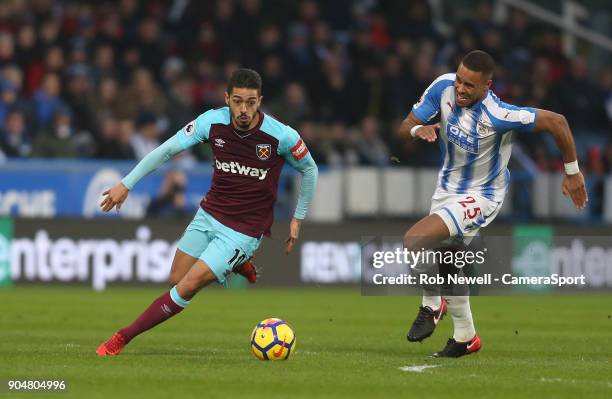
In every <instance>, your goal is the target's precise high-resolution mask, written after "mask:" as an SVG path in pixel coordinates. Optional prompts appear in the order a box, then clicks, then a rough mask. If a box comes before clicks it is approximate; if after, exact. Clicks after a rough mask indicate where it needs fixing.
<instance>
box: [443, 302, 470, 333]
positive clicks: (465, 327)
mask: <svg viewBox="0 0 612 399" xmlns="http://www.w3.org/2000/svg"><path fill="white" fill-rule="evenodd" d="M446 300H447V301H448V311H449V312H450V314H451V316H453V324H454V326H455V332H454V333H453V338H454V339H455V341H457V342H467V341H469V340H471V339H472V338H474V335H476V329H475V328H474V320H473V319H472V310H471V309H470V297H469V296H447V297H446Z"/></svg>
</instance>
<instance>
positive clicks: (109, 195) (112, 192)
mask: <svg viewBox="0 0 612 399" xmlns="http://www.w3.org/2000/svg"><path fill="white" fill-rule="evenodd" d="M181 151H183V146H182V145H181V143H180V140H179V138H178V136H176V135H175V136H172V137H171V138H169V139H168V140H166V141H165V142H164V143H163V144H162V145H160V146H159V147H157V148H156V149H154V150H153V151H151V152H150V153H148V154H147V155H146V156H145V157H144V158H143V159H142V160H141V161H140V162H138V164H137V165H136V167H134V169H132V171H131V172H130V173H129V174H128V175H127V176H125V177H124V178H123V180H121V182H119V183H117V184H116V185H115V186H114V187H113V188H111V189H108V190H106V191H105V192H104V193H102V195H103V196H104V198H103V199H102V202H101V203H100V208H102V211H103V212H109V211H111V210H112V209H113V208H114V207H117V210H119V209H121V205H122V204H123V202H124V201H125V200H126V199H127V197H128V194H129V190H131V189H132V188H133V187H134V186H135V185H136V183H137V182H138V181H139V180H140V179H142V178H143V177H145V176H146V175H148V174H149V173H151V172H153V171H154V170H156V169H157V168H159V166H160V165H162V164H163V163H164V162H166V161H167V160H169V159H170V158H172V157H173V156H174V155H176V154H178V153H179V152H181Z"/></svg>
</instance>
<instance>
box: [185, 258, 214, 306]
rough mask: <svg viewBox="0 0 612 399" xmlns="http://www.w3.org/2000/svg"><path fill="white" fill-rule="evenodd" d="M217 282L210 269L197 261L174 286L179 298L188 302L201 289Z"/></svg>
mask: <svg viewBox="0 0 612 399" xmlns="http://www.w3.org/2000/svg"><path fill="white" fill-rule="evenodd" d="M216 280H217V276H215V274H214V273H213V271H212V270H211V268H210V267H209V266H208V265H207V264H206V263H204V262H203V261H201V260H198V261H197V262H196V263H194V265H193V266H192V267H191V269H190V270H189V271H188V272H187V274H186V275H185V276H184V277H183V278H181V279H180V281H179V282H178V283H177V284H176V286H177V290H178V292H179V295H181V297H183V298H185V299H186V300H190V299H191V298H192V297H193V296H194V295H195V294H197V293H198V291H200V290H201V289H202V288H204V287H205V286H207V285H208V284H210V283H212V282H213V281H216Z"/></svg>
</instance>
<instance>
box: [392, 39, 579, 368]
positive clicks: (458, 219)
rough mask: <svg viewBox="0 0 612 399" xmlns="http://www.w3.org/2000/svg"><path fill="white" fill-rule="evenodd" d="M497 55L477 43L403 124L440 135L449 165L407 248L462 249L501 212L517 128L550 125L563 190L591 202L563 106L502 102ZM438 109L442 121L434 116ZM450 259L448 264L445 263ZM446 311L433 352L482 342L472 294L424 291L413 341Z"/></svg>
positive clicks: (417, 133) (418, 135)
mask: <svg viewBox="0 0 612 399" xmlns="http://www.w3.org/2000/svg"><path fill="white" fill-rule="evenodd" d="M494 67H495V62H494V61H493V58H492V57H491V56H490V55H489V54H487V53H485V52H483V51H479V50H475V51H472V52H470V53H469V54H467V55H466V56H465V57H464V58H463V60H462V62H461V63H460V65H459V68H458V69H457V72H456V73H447V74H445V75H442V76H440V77H438V78H437V79H436V80H435V81H434V82H433V83H432V84H431V85H430V86H429V87H428V88H427V89H426V90H425V93H424V94H423V96H422V97H421V99H420V100H419V101H418V102H417V103H416V104H415V105H414V106H413V108H412V111H411V112H410V114H409V115H408V117H407V118H406V119H405V120H404V121H403V122H402V124H401V126H400V128H399V135H400V137H401V138H404V139H420V140H425V141H427V142H430V143H432V142H434V141H436V140H439V143H440V149H441V151H442V153H443V155H444V164H443V166H442V168H441V170H440V172H439V174H438V184H437V188H436V190H435V192H434V194H433V197H432V203H431V209H430V213H429V216H427V217H425V218H423V219H421V220H420V221H418V222H417V223H416V224H415V225H414V226H412V227H411V228H410V229H409V230H408V231H407V232H406V234H405V235H404V246H405V248H407V249H408V250H414V251H418V250H421V249H422V248H425V249H429V248H434V247H436V248H440V247H441V245H447V244H448V245H449V247H448V248H444V247H442V248H444V249H445V250H446V249H448V250H461V249H462V248H463V246H464V245H467V244H469V243H470V240H472V238H473V237H474V236H475V235H476V234H477V232H478V230H479V229H480V228H481V227H485V226H487V225H488V224H489V223H491V221H493V219H494V218H495V217H496V216H497V214H498V212H499V210H500V208H501V206H502V202H503V200H504V196H505V194H506V190H507V187H508V183H509V178H510V173H509V172H508V168H507V165H508V160H509V159H510V151H511V146H512V144H511V136H512V132H516V133H518V134H534V133H540V132H549V133H550V134H551V135H552V137H553V138H554V139H555V142H556V143H557V146H558V147H559V149H560V151H561V154H562V156H563V161H564V162H565V176H564V178H563V183H562V187H561V191H562V192H563V194H564V195H565V196H569V197H570V198H571V200H572V202H573V203H574V205H575V206H576V208H578V209H582V208H584V207H585V205H586V202H587V201H588V199H587V193H586V189H585V184H584V177H583V176H582V174H581V173H580V171H579V169H578V161H577V159H576V148H575V145H574V140H573V138H572V133H571V131H570V128H569V126H568V124H567V121H566V120H565V118H564V117H563V116H562V115H559V114H557V113H554V112H551V111H547V110H543V109H534V108H527V107H516V106H513V105H510V104H506V103H504V102H503V101H501V100H500V99H499V98H497V96H496V95H495V94H493V92H492V91H491V90H490V87H491V83H492V80H491V79H492V76H493V70H494ZM438 114H440V122H439V123H433V124H427V123H430V121H432V120H433V119H434V117H435V116H436V115H438ZM439 266H440V272H441V273H442V272H443V270H445V271H446V272H447V273H448V272H449V271H450V272H453V273H455V272H457V271H458V269H457V268H455V266H454V265H439ZM443 266H445V267H443ZM447 310H448V311H449V312H450V313H451V315H452V318H453V324H454V334H453V337H452V338H450V339H449V340H448V342H447V345H446V347H445V348H444V349H442V350H441V351H440V352H437V353H435V354H434V356H435V357H460V356H463V355H467V354H470V353H473V352H476V351H478V350H479V349H480V346H481V343H480V338H479V337H478V335H476V330H475V327H474V322H473V319H472V312H471V309H470V303H469V296H468V295H455V296H453V295H450V296H446V297H444V298H442V297H441V296H440V295H439V293H438V294H431V293H428V291H427V290H424V295H423V301H422V306H421V307H420V309H419V312H418V314H417V317H416V319H415V321H414V323H413V324H412V327H411V328H410V331H409V332H408V337H407V338H408V340H409V341H411V342H418V341H422V340H423V339H425V338H427V337H429V336H430V335H431V334H432V333H433V332H434V329H435V327H436V325H437V323H438V321H439V320H440V319H441V318H442V317H443V316H444V314H445V313H446V312H447Z"/></svg>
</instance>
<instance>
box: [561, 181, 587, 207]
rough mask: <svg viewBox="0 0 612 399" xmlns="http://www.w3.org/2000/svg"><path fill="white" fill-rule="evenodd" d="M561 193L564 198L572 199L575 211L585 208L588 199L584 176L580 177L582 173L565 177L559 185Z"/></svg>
mask: <svg viewBox="0 0 612 399" xmlns="http://www.w3.org/2000/svg"><path fill="white" fill-rule="evenodd" d="M561 191H562V192H563V195H565V196H566V197H568V196H569V197H570V198H571V199H572V202H573V203H574V205H575V206H576V209H584V208H586V203H587V202H588V201H589V197H588V195H587V192H586V187H585V185H584V176H582V172H578V173H576V174H575V175H565V177H564V178H563V183H562V184H561Z"/></svg>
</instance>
